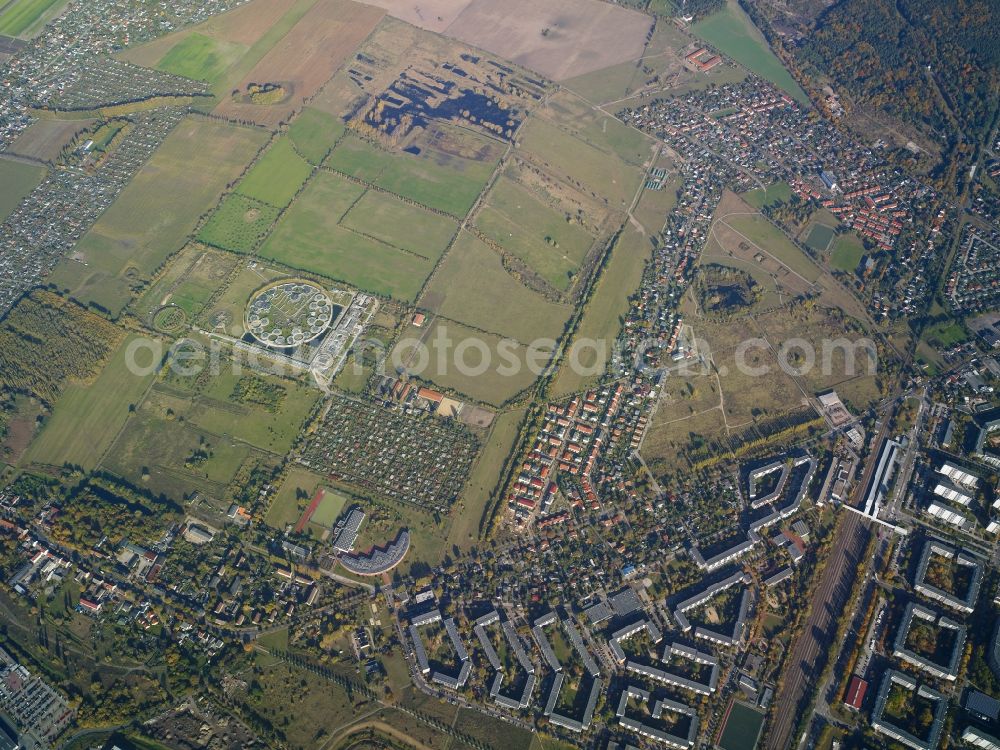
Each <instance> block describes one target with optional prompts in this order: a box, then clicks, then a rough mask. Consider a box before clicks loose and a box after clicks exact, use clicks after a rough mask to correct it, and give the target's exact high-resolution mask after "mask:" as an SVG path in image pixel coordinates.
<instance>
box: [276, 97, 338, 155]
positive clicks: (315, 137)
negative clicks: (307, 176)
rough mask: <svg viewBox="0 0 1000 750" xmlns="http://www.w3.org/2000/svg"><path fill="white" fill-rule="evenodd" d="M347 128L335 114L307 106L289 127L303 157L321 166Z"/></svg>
mask: <svg viewBox="0 0 1000 750" xmlns="http://www.w3.org/2000/svg"><path fill="white" fill-rule="evenodd" d="M346 130H347V128H346V126H345V125H344V123H343V122H342V121H340V120H339V119H337V118H336V117H334V116H333V115H331V114H328V113H327V112H323V111H322V110H319V109H315V108H313V107H305V108H303V110H302V111H301V112H300V113H299V116H298V117H296V118H295V119H294V120H293V121H292V124H291V127H289V128H288V137H289V138H291V139H292V143H293V144H294V146H295V150H296V151H298V152H299V155H300V156H301V157H302V158H303V159H305V160H306V161H308V162H309V163H310V164H313V165H315V166H319V165H320V164H322V163H323V160H324V159H326V157H327V156H328V155H329V153H330V151H332V150H333V147H334V146H335V145H336V143H337V141H339V140H340V139H341V138H342V137H343V135H344V132H345V131H346Z"/></svg>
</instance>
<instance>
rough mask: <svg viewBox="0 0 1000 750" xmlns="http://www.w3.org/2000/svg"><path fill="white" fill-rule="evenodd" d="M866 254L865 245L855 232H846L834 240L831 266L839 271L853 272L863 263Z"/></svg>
mask: <svg viewBox="0 0 1000 750" xmlns="http://www.w3.org/2000/svg"><path fill="white" fill-rule="evenodd" d="M864 254H865V245H864V243H863V242H862V241H861V238H860V237H858V236H857V235H856V234H854V233H853V232H845V233H844V234H841V235H840V236H838V237H837V239H835V240H834V242H833V250H832V252H831V253H830V266H831V267H833V268H835V269H836V270H838V271H844V272H845V273H852V272H853V271H854V269H856V268H857V267H858V264H860V263H861V258H862V257H863V256H864Z"/></svg>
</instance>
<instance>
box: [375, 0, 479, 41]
mask: <svg viewBox="0 0 1000 750" xmlns="http://www.w3.org/2000/svg"><path fill="white" fill-rule="evenodd" d="M366 2H367V3H368V5H374V6H376V7H379V8H384V9H385V12H386V13H388V14H389V15H390V16H392V17H393V18H398V19H399V20H400V21H406V22H407V23H410V24H413V25H414V26H416V27H418V28H421V29H426V30H427V31H433V32H435V33H438V34H440V33H442V32H444V30H445V29H447V28H448V26H450V25H451V24H452V22H453V21H454V20H455V19H456V18H458V16H459V14H461V13H462V11H464V10H465V9H466V8H467V7H469V3H470V2H471V0H423V2H421V3H414V2H412V1H411V0H366Z"/></svg>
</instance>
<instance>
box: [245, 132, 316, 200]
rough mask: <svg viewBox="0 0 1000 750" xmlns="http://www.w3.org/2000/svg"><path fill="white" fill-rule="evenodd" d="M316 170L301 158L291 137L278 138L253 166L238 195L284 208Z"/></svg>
mask: <svg viewBox="0 0 1000 750" xmlns="http://www.w3.org/2000/svg"><path fill="white" fill-rule="evenodd" d="M312 170H313V168H312V165H310V164H309V162H307V161H306V160H305V159H303V158H302V157H301V156H299V154H298V152H297V151H296V150H295V146H294V145H293V143H292V141H291V139H290V138H288V137H282V138H278V139H277V140H275V142H274V143H273V144H271V147H270V148H269V149H268V150H267V152H266V153H265V154H264V155H263V156H262V157H261V158H260V160H259V161H258V162H257V163H256V164H254V165H253V168H252V169H251V170H250V171H249V172H248V173H247V176H246V177H244V178H243V180H242V181H241V182H240V184H239V185H238V186H237V188H236V192H237V193H239V194H240V195H244V196H246V197H247V198H253V199H254V200H258V201H261V202H262V203H268V204H270V205H272V206H274V207H276V208H284V207H285V206H287V205H288V204H289V203H291V202H292V199H293V198H294V197H295V194H296V193H298V192H299V190H301V189H302V186H303V185H304V184H305V183H306V180H308V179H309V175H311V174H312Z"/></svg>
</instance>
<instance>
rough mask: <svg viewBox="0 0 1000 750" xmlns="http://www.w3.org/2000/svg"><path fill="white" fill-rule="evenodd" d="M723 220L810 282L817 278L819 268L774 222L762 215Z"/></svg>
mask: <svg viewBox="0 0 1000 750" xmlns="http://www.w3.org/2000/svg"><path fill="white" fill-rule="evenodd" d="M724 220H725V222H726V223H727V224H728V225H729V226H731V227H732V228H733V229H734V230H735V231H737V232H739V233H740V234H741V235H743V236H744V237H745V238H746V239H748V240H750V241H751V242H752V243H754V244H755V245H757V247H758V248H759V249H761V250H762V251H764V252H765V253H768V254H770V255H772V256H774V257H775V258H777V259H778V261H780V262H781V263H782V264H784V265H785V266H786V267H787V268H788V269H789V270H790V271H792V272H793V273H795V274H797V275H799V276H801V277H802V278H804V279H806V280H807V281H809V282H810V283H812V282H815V281H816V279H818V278H819V275H820V269H819V268H817V266H816V264H815V263H813V262H812V260H811V259H810V258H809V256H807V255H806V254H805V253H804V252H802V251H801V250H799V248H797V247H796V246H795V245H794V244H792V241H791V240H789V239H788V237H786V236H785V235H784V233H783V232H782V231H781V230H780V229H778V228H777V227H776V226H774V224H772V223H771V222H769V221H768V220H767V219H765V218H764V217H763V216H760V215H754V216H727V217H724Z"/></svg>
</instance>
